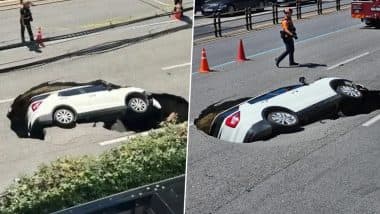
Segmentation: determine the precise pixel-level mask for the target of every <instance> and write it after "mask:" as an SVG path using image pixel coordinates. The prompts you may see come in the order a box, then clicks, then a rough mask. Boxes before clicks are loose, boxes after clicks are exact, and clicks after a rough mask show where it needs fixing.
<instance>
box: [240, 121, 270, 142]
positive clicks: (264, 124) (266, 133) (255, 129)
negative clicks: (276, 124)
mask: <svg viewBox="0 0 380 214" xmlns="http://www.w3.org/2000/svg"><path fill="white" fill-rule="evenodd" d="M272 133H273V128H272V125H271V124H270V123H269V122H268V121H266V120H262V121H260V122H258V123H255V124H253V125H252V127H251V128H250V129H249V130H248V132H247V134H246V135H245V137H244V141H243V143H251V142H253V141H257V140H265V139H267V138H268V137H270V136H271V135H272Z"/></svg>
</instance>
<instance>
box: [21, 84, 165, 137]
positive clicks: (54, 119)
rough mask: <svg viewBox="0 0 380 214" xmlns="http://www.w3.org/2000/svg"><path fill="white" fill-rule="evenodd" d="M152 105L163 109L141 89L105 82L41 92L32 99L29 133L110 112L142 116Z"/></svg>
mask: <svg viewBox="0 0 380 214" xmlns="http://www.w3.org/2000/svg"><path fill="white" fill-rule="evenodd" d="M151 105H153V106H155V107H156V108H158V109H161V106H160V104H159V103H158V102H157V101H156V100H154V99H153V98H150V97H149V95H148V94H147V93H146V92H145V90H143V89H141V88H135V87H125V88H123V87H119V86H115V85H112V84H109V83H106V82H101V83H96V84H89V85H83V86H76V87H71V88H66V89H63V90H58V91H53V92H49V93H44V94H39V95H37V96H34V97H32V98H31V99H30V104H29V107H28V111H27V114H26V122H27V128H28V135H29V136H30V135H31V134H32V132H33V130H34V129H41V128H43V127H45V126H49V125H57V126H59V127H65V128H67V127H72V126H74V125H75V123H76V122H77V121H80V120H82V119H83V120H84V119H91V118H96V117H100V116H104V115H108V114H119V113H125V112H127V114H129V113H134V114H138V115H141V116H143V115H144V114H146V113H147V112H148V110H149V108H150V106H151ZM128 112H129V113H128Z"/></svg>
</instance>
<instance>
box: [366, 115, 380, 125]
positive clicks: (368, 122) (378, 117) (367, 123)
mask: <svg viewBox="0 0 380 214" xmlns="http://www.w3.org/2000/svg"><path fill="white" fill-rule="evenodd" d="M379 120H380V114H379V115H377V116H376V117H374V118H372V119H370V120H368V121H367V122H365V123H363V125H362V126H366V127H368V126H370V125H372V124H374V123H376V122H377V121H379Z"/></svg>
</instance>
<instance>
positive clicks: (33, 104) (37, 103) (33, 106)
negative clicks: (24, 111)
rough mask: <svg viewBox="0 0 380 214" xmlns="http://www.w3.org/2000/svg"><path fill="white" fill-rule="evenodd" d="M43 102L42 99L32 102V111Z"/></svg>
mask: <svg viewBox="0 0 380 214" xmlns="http://www.w3.org/2000/svg"><path fill="white" fill-rule="evenodd" d="M41 103H42V101H37V102H34V103H32V111H36V110H37V109H38V107H40V105H41Z"/></svg>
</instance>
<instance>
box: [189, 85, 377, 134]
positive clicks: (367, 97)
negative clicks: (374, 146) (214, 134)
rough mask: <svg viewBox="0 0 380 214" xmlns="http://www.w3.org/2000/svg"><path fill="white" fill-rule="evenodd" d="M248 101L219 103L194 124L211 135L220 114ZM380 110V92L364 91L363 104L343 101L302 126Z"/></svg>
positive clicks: (213, 105) (298, 129)
mask: <svg viewBox="0 0 380 214" xmlns="http://www.w3.org/2000/svg"><path fill="white" fill-rule="evenodd" d="M248 99H250V97H246V98H240V99H236V100H231V101H226V102H223V103H219V102H218V103H214V104H212V105H210V106H208V107H207V108H206V109H204V110H203V111H202V112H201V114H200V115H199V117H198V118H196V119H195V120H194V124H195V126H196V127H197V128H198V129H199V130H201V131H203V132H205V133H206V134H208V135H210V133H209V131H210V128H211V125H212V122H213V120H214V118H215V117H216V116H217V115H218V114H219V113H220V112H223V111H225V110H227V109H229V108H231V107H233V106H235V105H238V104H240V103H242V102H244V101H246V100H248ZM379 109H380V91H378V90H368V91H363V99H362V102H360V103H355V104H353V103H352V102H349V101H343V102H342V103H341V104H340V108H339V109H334V110H335V111H331V109H329V110H326V111H323V113H321V114H319V115H317V116H316V117H313V118H308V120H307V121H305V123H302V125H307V124H310V123H313V122H316V121H321V120H323V119H331V120H335V119H338V118H339V117H344V116H347V117H349V116H355V115H360V114H369V113H371V112H373V111H376V110H379ZM303 130H304V129H303V128H297V129H294V130H291V131H289V130H286V131H284V132H281V133H273V135H272V137H275V136H277V135H278V134H283V133H291V132H298V131H303Z"/></svg>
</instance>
